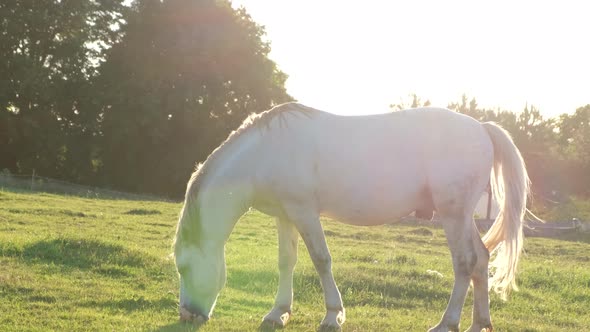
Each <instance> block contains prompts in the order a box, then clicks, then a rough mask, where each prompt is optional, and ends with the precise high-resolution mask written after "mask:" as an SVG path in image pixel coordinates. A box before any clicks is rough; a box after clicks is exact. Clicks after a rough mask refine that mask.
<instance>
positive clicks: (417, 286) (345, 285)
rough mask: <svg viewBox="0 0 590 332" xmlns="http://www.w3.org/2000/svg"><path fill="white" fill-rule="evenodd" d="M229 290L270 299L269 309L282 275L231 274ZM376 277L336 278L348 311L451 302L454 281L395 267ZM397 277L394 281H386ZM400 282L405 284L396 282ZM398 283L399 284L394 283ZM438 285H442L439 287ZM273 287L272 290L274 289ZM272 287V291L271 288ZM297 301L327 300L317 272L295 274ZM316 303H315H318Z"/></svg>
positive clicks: (377, 271) (340, 275) (376, 271)
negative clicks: (362, 307) (321, 298)
mask: <svg viewBox="0 0 590 332" xmlns="http://www.w3.org/2000/svg"><path fill="white" fill-rule="evenodd" d="M228 272H229V273H228V281H227V286H228V287H231V288H234V289H238V290H240V291H243V292H246V293H250V294H253V295H256V296H261V297H268V299H269V303H270V305H269V307H268V309H269V310H270V307H271V306H272V300H273V299H274V294H275V291H276V289H275V287H277V280H278V271H256V272H252V271H244V270H230V271H228ZM371 272H373V275H374V277H372V278H364V277H360V278H359V277H348V278H346V277H344V276H347V275H348V276H355V275H356V273H355V271H348V269H345V270H344V271H342V272H340V273H338V274H336V275H335V279H336V283H337V285H338V287H339V289H340V292H341V293H342V298H343V301H344V305H345V307H348V308H351V307H356V306H359V307H361V306H365V305H368V304H370V305H372V306H378V307H381V308H392V307H396V308H406V309H415V308H418V307H424V308H426V307H435V308H437V307H439V306H440V304H441V303H442V304H443V305H444V304H445V303H446V301H447V300H448V297H449V294H450V291H451V288H452V281H453V278H450V279H449V278H447V280H444V279H440V278H439V277H437V276H435V275H432V274H429V273H427V272H426V271H424V272H423V273H422V272H419V271H416V270H404V269H395V268H394V267H392V266H387V267H385V268H374V269H373V271H371ZM387 275H389V276H392V275H394V276H395V278H394V279H389V280H388V278H386V277H387ZM397 280H402V281H400V282H396V281H397ZM394 282H395V283H394ZM437 284H442V286H441V285H438V286H437ZM270 285H272V286H270ZM269 287H271V288H269ZM293 289H294V291H293V292H294V301H295V302H298V301H309V299H310V298H311V299H315V297H323V292H322V288H321V285H320V282H319V277H318V276H317V274H316V273H315V271H313V270H312V271H311V272H307V273H301V272H300V273H297V271H296V272H295V274H294V278H293ZM314 302H315V301H314ZM233 305H238V306H241V305H244V306H249V303H240V302H239V301H238V302H235V303H233Z"/></svg>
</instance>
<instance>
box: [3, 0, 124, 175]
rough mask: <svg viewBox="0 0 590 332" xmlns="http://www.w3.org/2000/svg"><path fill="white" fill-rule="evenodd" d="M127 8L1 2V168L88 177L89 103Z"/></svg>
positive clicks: (89, 3)
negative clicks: (92, 85) (95, 79)
mask: <svg viewBox="0 0 590 332" xmlns="http://www.w3.org/2000/svg"><path fill="white" fill-rule="evenodd" d="M125 12H126V7H124V6H122V5H121V3H120V2H118V1H109V0H102V1H58V0H53V1H41V2H39V1H16V0H15V1H2V2H1V3H0V59H2V60H1V61H0V77H1V78H2V79H1V80H0V169H8V170H9V171H10V172H13V173H31V172H32V171H33V169H36V170H37V172H38V173H41V174H44V175H46V176H51V177H57V178H64V179H70V180H74V181H87V180H88V178H87V176H88V175H89V174H88V173H89V170H90V169H91V168H92V166H91V162H90V160H91V158H90V155H91V154H92V149H91V148H89V140H90V137H92V136H91V132H92V129H91V127H92V126H93V125H94V123H93V122H94V121H93V118H92V115H91V114H89V113H88V112H86V110H83V107H84V105H85V104H86V103H87V102H88V98H89V96H90V95H91V94H92V91H91V90H90V89H89V80H90V79H91V78H92V77H93V76H95V75H96V73H97V67H98V65H99V64H100V62H101V61H102V60H103V59H102V53H101V51H102V50H104V49H105V48H108V47H109V46H110V45H112V44H113V43H115V42H117V41H118V40H119V38H120V32H119V31H118V26H119V25H120V24H121V23H122V22H123V20H122V17H123V16H124V14H125Z"/></svg>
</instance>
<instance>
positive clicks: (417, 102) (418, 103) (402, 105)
mask: <svg viewBox="0 0 590 332" xmlns="http://www.w3.org/2000/svg"><path fill="white" fill-rule="evenodd" d="M408 97H410V98H412V102H411V103H408V102H407V101H406V100H403V99H401V100H400V102H399V103H398V104H391V105H389V108H391V109H392V110H393V111H401V110H404V109H408V108H417V107H427V106H430V105H431V102H430V100H428V99H427V100H426V101H424V102H423V101H422V99H421V98H420V97H418V95H417V94H415V93H412V94H410V95H409V96H408Z"/></svg>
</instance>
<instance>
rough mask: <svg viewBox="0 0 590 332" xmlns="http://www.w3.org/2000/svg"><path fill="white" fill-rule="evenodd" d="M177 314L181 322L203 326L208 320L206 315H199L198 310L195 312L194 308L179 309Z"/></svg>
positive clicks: (183, 307)
mask: <svg viewBox="0 0 590 332" xmlns="http://www.w3.org/2000/svg"><path fill="white" fill-rule="evenodd" d="M179 314H180V321H181V322H191V323H197V324H204V323H205V322H207V321H208V320H209V316H208V315H204V314H202V313H200V312H199V310H195V309H194V308H187V307H185V306H181V307H180V310H179Z"/></svg>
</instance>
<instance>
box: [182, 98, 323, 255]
mask: <svg viewBox="0 0 590 332" xmlns="http://www.w3.org/2000/svg"><path fill="white" fill-rule="evenodd" d="M316 112H319V111H318V110H316V109H314V108H311V107H307V106H305V105H302V104H299V103H295V102H288V103H284V104H280V105H277V106H275V107H273V108H271V109H269V110H267V111H264V112H261V113H252V114H250V115H249V116H248V117H247V118H246V119H245V120H244V121H243V122H242V124H241V125H240V127H238V129H236V130H234V131H232V132H231V133H230V134H229V136H228V137H227V139H226V140H225V141H224V142H223V143H221V145H219V146H218V147H217V148H216V149H215V150H213V152H211V154H210V155H209V157H207V159H206V160H205V162H203V163H198V164H197V165H196V167H195V171H194V172H193V173H192V174H191V177H190V179H189V181H188V183H187V187H186V193H185V201H184V206H183V208H182V211H181V213H180V218H179V221H178V226H177V228H176V236H175V238H174V246H175V247H176V244H177V243H178V242H179V241H180V242H182V241H183V240H184V239H194V241H195V243H196V244H197V245H198V243H199V240H198V239H199V238H200V234H201V220H200V219H201V218H200V211H199V204H198V203H197V198H198V194H199V190H200V188H201V185H202V182H203V179H204V178H205V174H207V173H209V171H210V169H211V167H212V165H214V164H216V160H217V159H219V156H220V155H222V154H223V151H224V150H226V149H227V146H229V145H231V143H233V142H235V141H236V140H237V139H238V138H239V137H241V136H242V135H244V133H247V132H250V131H253V130H259V131H261V132H265V131H267V130H268V129H270V128H271V126H272V123H273V120H275V119H276V120H277V121H279V126H280V127H281V128H286V127H287V126H288V121H287V116H288V115H290V114H300V115H303V116H306V117H308V118H311V117H312V115H313V114H314V113H316Z"/></svg>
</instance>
